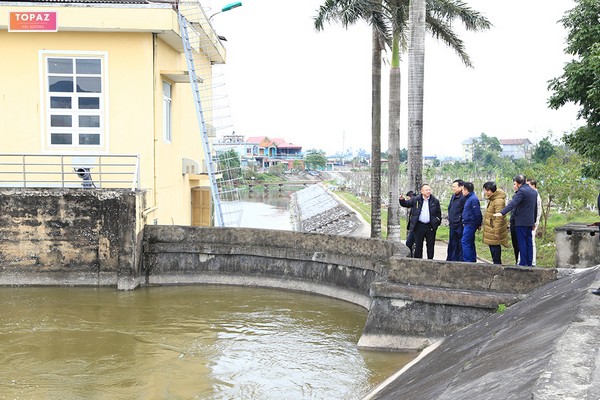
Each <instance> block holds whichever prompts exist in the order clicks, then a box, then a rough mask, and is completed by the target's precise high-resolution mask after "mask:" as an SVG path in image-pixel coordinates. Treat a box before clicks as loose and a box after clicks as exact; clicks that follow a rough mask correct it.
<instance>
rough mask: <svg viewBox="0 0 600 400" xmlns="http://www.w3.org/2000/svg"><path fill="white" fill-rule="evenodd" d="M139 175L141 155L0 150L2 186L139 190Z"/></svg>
mask: <svg viewBox="0 0 600 400" xmlns="http://www.w3.org/2000/svg"><path fill="white" fill-rule="evenodd" d="M139 175H140V157H139V155H132V154H107V155H99V154H77V155H72V154H69V155H66V154H17V153H13V154H9V153H0V187H22V188H86V189H93V188H98V189H99V188H103V189H119V188H121V189H122V188H131V190H136V189H139V184H140V182H139Z"/></svg>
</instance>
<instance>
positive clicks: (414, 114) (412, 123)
mask: <svg viewBox="0 0 600 400" xmlns="http://www.w3.org/2000/svg"><path fill="white" fill-rule="evenodd" d="M409 10H410V11H409V25H410V39H409V45H408V182H409V184H411V185H412V189H413V190H416V191H417V192H416V193H418V190H419V188H420V186H421V184H422V183H423V83H424V76H425V71H424V69H425V0H410V8H409Z"/></svg>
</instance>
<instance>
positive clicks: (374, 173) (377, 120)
mask: <svg viewBox="0 0 600 400" xmlns="http://www.w3.org/2000/svg"><path fill="white" fill-rule="evenodd" d="M333 20H335V21H339V22H341V23H342V25H343V26H344V27H345V28H347V27H348V26H349V25H351V24H354V23H355V22H357V21H358V20H366V21H369V23H370V24H371V26H372V43H373V45H372V46H373V47H372V51H371V237H372V238H381V51H382V49H383V48H384V46H385V40H386V38H387V37H388V35H387V26H386V24H385V23H384V22H383V21H384V19H383V15H382V0H374V1H370V0H351V1H350V2H348V1H344V0H326V1H325V3H324V4H323V5H322V6H321V7H320V8H319V15H318V16H317V17H316V18H315V28H316V29H317V30H322V29H324V27H325V22H327V21H333Z"/></svg>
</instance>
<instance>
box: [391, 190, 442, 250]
mask: <svg viewBox="0 0 600 400" xmlns="http://www.w3.org/2000/svg"><path fill="white" fill-rule="evenodd" d="M400 205H401V206H402V207H407V208H408V207H410V208H411V210H410V226H411V230H412V233H413V234H414V240H415V242H414V253H413V257H414V258H423V239H425V240H427V258H428V259H430V260H432V259H433V252H434V250H435V233H436V231H437V228H438V227H439V226H440V223H441V222H442V209H441V207H440V202H439V200H438V199H436V198H435V197H433V195H432V194H431V187H430V186H429V185H428V184H426V183H424V184H423V185H421V194H420V195H418V196H414V197H413V198H411V199H408V200H407V199H405V198H404V196H402V195H400Z"/></svg>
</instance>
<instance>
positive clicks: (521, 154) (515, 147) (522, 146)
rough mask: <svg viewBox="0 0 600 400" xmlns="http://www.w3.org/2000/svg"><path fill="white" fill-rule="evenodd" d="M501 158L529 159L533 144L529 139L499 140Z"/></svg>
mask: <svg viewBox="0 0 600 400" xmlns="http://www.w3.org/2000/svg"><path fill="white" fill-rule="evenodd" d="M500 145H501V146H502V153H500V155H501V156H502V157H512V158H514V159H515V160H516V159H518V158H529V156H530V154H531V150H532V147H533V143H531V141H530V140H529V139H500Z"/></svg>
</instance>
